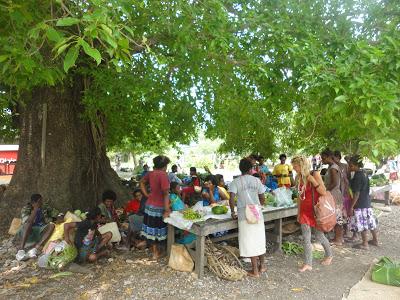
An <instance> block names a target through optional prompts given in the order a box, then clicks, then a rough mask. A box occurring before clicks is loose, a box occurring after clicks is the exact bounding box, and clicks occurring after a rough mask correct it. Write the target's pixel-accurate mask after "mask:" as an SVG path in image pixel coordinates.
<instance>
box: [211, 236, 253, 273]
mask: <svg viewBox="0 0 400 300" xmlns="http://www.w3.org/2000/svg"><path fill="white" fill-rule="evenodd" d="M232 248H233V247H229V246H220V245H216V244H213V243H212V242H211V240H207V241H206V249H205V253H206V256H207V266H208V268H209V269H210V271H211V272H213V273H214V274H215V275H217V276H218V277H220V278H222V279H226V280H230V281H238V280H242V279H243V278H244V277H245V276H246V275H247V273H246V271H244V270H243V266H242V264H241V262H240V260H239V259H238V257H237V256H236V255H235V253H234V252H235V251H234V250H233V249H232Z"/></svg>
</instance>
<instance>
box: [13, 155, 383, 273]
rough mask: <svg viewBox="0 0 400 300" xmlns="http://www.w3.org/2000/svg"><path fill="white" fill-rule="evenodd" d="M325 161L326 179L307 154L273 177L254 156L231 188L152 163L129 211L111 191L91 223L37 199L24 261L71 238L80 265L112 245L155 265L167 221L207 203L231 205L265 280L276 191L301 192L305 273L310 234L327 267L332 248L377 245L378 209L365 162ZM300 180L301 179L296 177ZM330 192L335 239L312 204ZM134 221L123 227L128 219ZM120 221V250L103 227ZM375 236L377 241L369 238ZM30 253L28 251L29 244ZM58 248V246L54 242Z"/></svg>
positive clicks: (24, 240) (29, 214)
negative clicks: (268, 208) (268, 214)
mask: <svg viewBox="0 0 400 300" xmlns="http://www.w3.org/2000/svg"><path fill="white" fill-rule="evenodd" d="M320 157H321V162H322V164H324V165H327V166H328V168H327V169H326V170H325V172H324V174H322V172H320V171H318V170H316V169H318V168H316V167H315V165H314V164H315V161H314V160H310V159H309V158H307V157H305V156H295V157H293V158H292V159H291V163H290V164H288V163H286V160H287V156H286V155H285V154H281V155H280V156H279V160H280V163H279V164H277V165H276V166H274V168H273V169H272V171H270V169H269V168H268V166H267V165H266V164H265V160H264V157H262V156H258V155H250V156H249V157H246V158H243V159H241V160H240V162H239V169H240V172H241V175H240V176H237V177H236V178H234V180H233V181H232V182H231V183H230V184H229V187H227V186H226V185H225V182H224V178H223V176H222V175H220V174H216V175H213V174H208V175H207V176H206V177H205V179H204V180H202V178H201V177H200V176H199V175H198V174H197V170H196V168H195V167H192V168H190V174H189V176H188V177H187V178H179V177H178V176H177V171H178V170H177V166H176V165H173V166H172V168H171V171H170V172H167V168H168V165H169V163H170V159H169V158H168V157H166V156H157V157H155V158H154V159H153V170H152V171H150V169H149V167H148V166H147V165H146V166H145V169H144V170H143V172H142V174H141V175H142V176H141V180H140V184H139V188H138V189H135V190H134V191H133V198H132V199H131V200H130V201H128V202H127V203H126V204H125V206H124V208H123V210H118V209H116V207H115V203H116V200H117V195H116V193H115V192H114V191H112V190H107V191H104V193H103V194H102V198H101V201H100V203H99V205H98V206H97V207H95V208H93V209H91V210H90V211H89V212H88V213H87V214H86V219H85V220H83V221H81V222H74V221H72V220H70V219H67V218H65V216H64V215H63V214H58V215H57V216H56V217H55V218H54V216H53V219H51V216H50V214H49V211H50V210H49V209H48V208H47V207H46V206H45V204H44V203H43V200H42V196H41V195H40V194H33V195H32V197H31V201H30V203H29V204H28V205H27V206H26V207H24V208H23V210H22V222H23V225H22V226H21V229H20V231H19V234H18V235H19V236H20V238H21V243H20V246H19V251H18V253H17V258H18V259H25V258H29V257H36V256H37V255H38V253H39V251H43V252H45V251H46V247H48V246H49V242H51V241H54V240H55V239H64V240H65V241H66V242H67V243H68V244H70V245H74V246H75V247H76V248H77V249H78V261H79V262H94V261H96V260H98V259H99V258H100V257H103V256H107V255H108V253H109V251H110V250H111V249H112V247H117V248H118V249H120V250H130V249H131V248H132V247H134V248H138V249H143V248H145V247H148V248H149V249H150V250H151V253H152V257H153V259H159V258H160V257H162V256H163V254H164V253H163V252H164V251H163V249H164V245H163V244H164V241H165V240H166V239H167V225H166V223H165V222H164V220H165V218H167V217H168V216H170V214H171V212H172V211H182V210H184V209H185V208H187V207H188V206H191V205H193V204H194V203H196V202H198V201H201V202H202V204H203V206H208V205H215V204H225V205H229V206H230V208H231V212H232V218H233V219H237V220H238V235H239V238H238V240H239V250H240V255H241V256H242V257H246V258H250V260H251V263H252V269H251V270H250V271H249V272H248V274H249V276H253V277H258V276H259V275H260V273H262V272H265V265H264V254H265V252H266V242H265V240H266V238H265V227H264V221H266V220H264V219H263V214H262V213H261V210H260V207H261V206H262V205H264V202H265V193H266V192H271V193H274V190H276V189H277V188H292V189H297V190H298V194H299V197H298V217H297V221H298V222H299V223H300V225H301V231H302V235H303V241H304V255H305V261H304V265H303V266H302V267H301V268H300V269H299V271H300V272H305V271H310V270H312V246H311V235H312V231H313V230H314V232H315V237H316V239H317V240H319V242H320V243H321V244H322V246H323V248H324V250H325V258H324V259H323V260H322V262H321V263H322V265H330V264H331V263H332V259H333V253H332V249H331V246H332V245H335V246H341V245H343V243H345V242H354V241H356V240H357V239H358V238H359V237H358V235H359V234H360V235H361V243H359V244H356V245H355V247H356V248H359V249H364V250H367V249H368V248H369V246H370V245H374V246H377V245H378V239H377V221H376V218H375V216H374V214H373V210H372V208H371V201H370V197H369V182H368V176H366V174H365V173H364V172H363V170H362V167H363V165H362V160H361V159H360V157H359V156H352V157H345V159H346V162H347V163H344V162H342V157H341V153H340V152H339V151H335V152H332V151H330V150H325V151H323V152H322V153H321V154H320ZM294 175H296V176H295V177H294ZM327 193H330V194H331V195H332V197H333V198H334V199H335V203H336V226H335V228H334V230H333V231H334V238H333V240H332V241H329V240H328V238H327V235H326V233H325V232H322V231H320V230H319V229H318V226H317V225H318V224H317V222H316V217H315V213H314V206H313V204H315V203H317V202H318V198H319V197H320V196H321V195H326V194H327ZM123 219H124V220H125V221H126V222H127V223H128V227H127V228H124V226H123V224H122V222H121V221H122V220H123ZM110 222H113V223H115V224H116V225H117V226H118V228H119V231H120V232H121V234H122V237H123V239H122V240H121V242H120V243H119V245H113V244H112V243H110V241H111V240H112V237H113V234H112V232H110V231H107V232H103V233H102V234H100V232H99V230H98V229H99V228H100V227H101V226H103V225H104V224H107V223H110ZM368 231H370V232H371V234H372V239H371V240H369V239H368ZM27 244H29V245H30V247H31V249H30V250H29V251H28V252H25V250H26V245H27ZM50 244H51V243H50Z"/></svg>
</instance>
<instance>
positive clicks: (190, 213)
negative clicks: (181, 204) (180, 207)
mask: <svg viewBox="0 0 400 300" xmlns="http://www.w3.org/2000/svg"><path fill="white" fill-rule="evenodd" d="M201 217H202V215H201V214H200V213H199V212H198V211H195V210H193V209H191V208H188V209H185V210H184V211H183V218H184V219H186V220H197V219H201Z"/></svg>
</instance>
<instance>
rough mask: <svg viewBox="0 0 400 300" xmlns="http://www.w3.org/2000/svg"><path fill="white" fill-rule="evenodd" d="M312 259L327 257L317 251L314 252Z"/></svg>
mask: <svg viewBox="0 0 400 300" xmlns="http://www.w3.org/2000/svg"><path fill="white" fill-rule="evenodd" d="M312 257H313V258H314V259H323V258H324V257H325V253H324V252H322V251H316V250H314V251H313V252H312Z"/></svg>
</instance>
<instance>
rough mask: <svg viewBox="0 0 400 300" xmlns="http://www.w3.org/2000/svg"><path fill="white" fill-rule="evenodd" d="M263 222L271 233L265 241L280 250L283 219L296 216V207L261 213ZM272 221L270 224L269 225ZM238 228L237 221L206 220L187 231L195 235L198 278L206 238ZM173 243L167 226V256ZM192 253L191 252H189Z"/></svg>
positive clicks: (235, 234)
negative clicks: (274, 244)
mask: <svg viewBox="0 0 400 300" xmlns="http://www.w3.org/2000/svg"><path fill="white" fill-rule="evenodd" d="M263 215H264V222H265V223H266V224H265V225H266V229H271V228H272V233H268V234H266V238H267V240H270V241H273V242H275V243H276V246H275V249H276V250H280V249H281V245H282V223H283V219H284V218H288V217H293V216H297V206H294V207H289V208H284V207H283V208H275V209H272V210H266V211H263ZM271 221H272V224H271ZM237 228H238V221H237V220H232V219H226V220H215V219H208V220H206V221H203V222H198V223H193V225H192V228H191V229H190V230H189V231H190V232H191V233H193V234H195V235H196V241H195V250H194V251H193V255H192V256H193V258H194V263H195V273H196V274H197V276H198V278H201V277H202V276H203V274H204V265H205V263H206V262H205V256H204V255H205V240H206V237H207V236H208V235H210V234H212V233H216V232H221V231H226V230H232V229H237ZM234 237H237V233H232V234H227V235H225V236H222V237H219V238H215V239H213V240H214V241H221V240H227V239H231V238H234ZM174 243H175V227H174V226H173V225H171V224H168V239H167V253H168V256H169V254H170V251H171V247H172V244H174ZM190 252H192V251H190Z"/></svg>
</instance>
